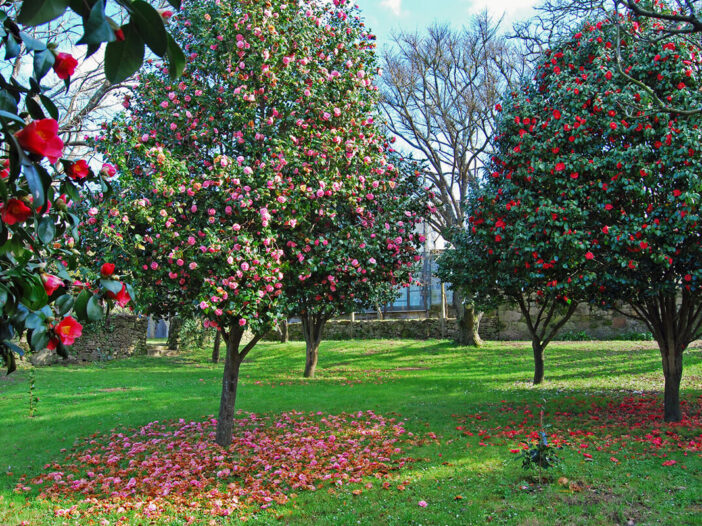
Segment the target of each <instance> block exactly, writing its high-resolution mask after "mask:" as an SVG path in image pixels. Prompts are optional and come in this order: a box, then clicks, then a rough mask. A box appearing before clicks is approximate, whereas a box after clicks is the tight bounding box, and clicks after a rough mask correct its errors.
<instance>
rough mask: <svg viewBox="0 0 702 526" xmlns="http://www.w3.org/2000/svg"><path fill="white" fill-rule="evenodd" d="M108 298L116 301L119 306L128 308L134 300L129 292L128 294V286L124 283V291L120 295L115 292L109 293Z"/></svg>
mask: <svg viewBox="0 0 702 526" xmlns="http://www.w3.org/2000/svg"><path fill="white" fill-rule="evenodd" d="M107 297H108V298H110V299H111V300H115V301H116V302H117V305H119V306H120V307H126V306H127V304H128V303H129V302H130V301H131V299H132V297H131V296H130V295H129V292H127V286H126V285H125V284H124V283H122V290H120V291H119V293H117V294H115V293H114V292H108V293H107Z"/></svg>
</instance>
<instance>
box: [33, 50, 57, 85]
mask: <svg viewBox="0 0 702 526" xmlns="http://www.w3.org/2000/svg"><path fill="white" fill-rule="evenodd" d="M55 60H56V57H54V54H53V53H52V52H51V51H49V50H48V49H45V50H44V51H35V52H34V78H36V79H37V80H41V79H42V78H44V76H46V74H47V73H48V72H49V70H51V66H53V65H54V62H55Z"/></svg>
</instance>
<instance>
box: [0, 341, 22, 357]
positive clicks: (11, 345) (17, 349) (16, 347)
mask: <svg viewBox="0 0 702 526" xmlns="http://www.w3.org/2000/svg"><path fill="white" fill-rule="evenodd" d="M2 344H3V345H4V346H6V347H7V348H8V349H10V350H12V351H14V352H15V353H17V354H19V355H20V356H24V349H22V347H20V346H19V345H15V344H14V343H12V342H11V341H9V340H4V341H3V342H2Z"/></svg>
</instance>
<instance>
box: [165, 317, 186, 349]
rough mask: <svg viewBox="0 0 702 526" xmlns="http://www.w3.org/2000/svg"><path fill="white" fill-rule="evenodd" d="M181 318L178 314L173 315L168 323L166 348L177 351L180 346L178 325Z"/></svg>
mask: <svg viewBox="0 0 702 526" xmlns="http://www.w3.org/2000/svg"><path fill="white" fill-rule="evenodd" d="M182 324H183V323H182V320H181V319H180V317H178V316H173V317H172V318H171V320H170V323H169V324H168V342H167V343H168V348H169V349H171V350H173V351H177V350H179V346H180V339H179V333H180V326H181V325H182Z"/></svg>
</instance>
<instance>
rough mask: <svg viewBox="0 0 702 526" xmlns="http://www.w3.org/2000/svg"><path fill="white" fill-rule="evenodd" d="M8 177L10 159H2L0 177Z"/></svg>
mask: <svg viewBox="0 0 702 526" xmlns="http://www.w3.org/2000/svg"><path fill="white" fill-rule="evenodd" d="M8 177H10V159H3V161H2V170H0V179H7V178H8Z"/></svg>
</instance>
